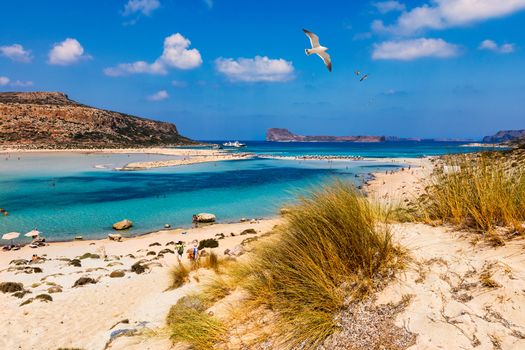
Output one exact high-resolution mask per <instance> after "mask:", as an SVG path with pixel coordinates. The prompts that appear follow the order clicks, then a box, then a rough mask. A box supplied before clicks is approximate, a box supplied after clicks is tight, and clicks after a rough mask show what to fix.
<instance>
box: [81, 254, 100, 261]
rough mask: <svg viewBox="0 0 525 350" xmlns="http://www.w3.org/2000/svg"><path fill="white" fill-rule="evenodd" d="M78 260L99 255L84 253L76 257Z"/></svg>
mask: <svg viewBox="0 0 525 350" xmlns="http://www.w3.org/2000/svg"><path fill="white" fill-rule="evenodd" d="M78 258H79V259H80V260H84V259H100V255H98V254H93V253H84V254H82V255H81V256H79V257H78Z"/></svg>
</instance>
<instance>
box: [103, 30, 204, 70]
mask: <svg viewBox="0 0 525 350" xmlns="http://www.w3.org/2000/svg"><path fill="white" fill-rule="evenodd" d="M190 45H191V41H189V40H188V39H186V38H185V37H184V36H182V35H181V34H179V33H176V34H173V35H170V36H168V37H167V38H166V39H164V51H163V52H162V55H161V56H160V57H159V58H157V59H156V60H155V62H153V63H148V62H146V61H136V62H132V63H121V64H119V65H117V66H116V67H109V68H106V69H104V73H105V74H106V75H108V76H110V77H119V76H124V75H130V74H141V73H142V74H159V75H164V74H167V73H168V69H169V68H177V69H183V70H186V69H193V68H197V67H199V66H200V65H201V64H202V58H201V54H200V52H199V50H197V49H188V47H189V46H190Z"/></svg>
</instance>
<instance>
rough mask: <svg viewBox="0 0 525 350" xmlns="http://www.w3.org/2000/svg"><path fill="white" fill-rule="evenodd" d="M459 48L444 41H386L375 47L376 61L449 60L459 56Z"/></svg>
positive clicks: (374, 57) (421, 39) (422, 39)
mask: <svg viewBox="0 0 525 350" xmlns="http://www.w3.org/2000/svg"><path fill="white" fill-rule="evenodd" d="M458 53H459V48H458V47H457V46H456V45H453V44H450V43H447V42H446V41H444V40H442V39H426V38H420V39H413V40H400V41H385V42H382V43H379V44H375V45H374V52H373V53H372V58H373V59H375V60H400V61H411V60H415V59H418V58H423V57H438V58H447V57H453V56H456V55H458Z"/></svg>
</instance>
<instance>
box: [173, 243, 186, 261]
mask: <svg viewBox="0 0 525 350" xmlns="http://www.w3.org/2000/svg"><path fill="white" fill-rule="evenodd" d="M175 249H176V250H177V259H179V261H181V260H182V256H183V254H184V243H182V242H181V241H178V242H177V244H175Z"/></svg>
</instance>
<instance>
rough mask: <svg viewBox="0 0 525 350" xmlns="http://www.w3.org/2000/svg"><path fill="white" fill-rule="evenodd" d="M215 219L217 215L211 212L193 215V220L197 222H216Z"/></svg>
mask: <svg viewBox="0 0 525 350" xmlns="http://www.w3.org/2000/svg"><path fill="white" fill-rule="evenodd" d="M215 220H217V217H216V216H215V215H213V214H210V213H200V214H195V215H193V222H197V223H199V222H202V223H205V222H215Z"/></svg>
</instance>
